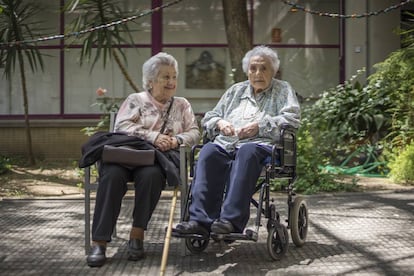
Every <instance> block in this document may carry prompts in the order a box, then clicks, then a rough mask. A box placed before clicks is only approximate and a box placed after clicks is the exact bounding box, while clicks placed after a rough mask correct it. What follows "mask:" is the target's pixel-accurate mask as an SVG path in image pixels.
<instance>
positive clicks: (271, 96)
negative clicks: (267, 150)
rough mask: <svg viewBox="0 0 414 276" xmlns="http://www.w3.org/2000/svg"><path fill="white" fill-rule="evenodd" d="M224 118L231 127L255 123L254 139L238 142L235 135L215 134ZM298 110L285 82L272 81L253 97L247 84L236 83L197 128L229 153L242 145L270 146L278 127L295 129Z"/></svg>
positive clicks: (298, 117) (276, 134)
mask: <svg viewBox="0 0 414 276" xmlns="http://www.w3.org/2000/svg"><path fill="white" fill-rule="evenodd" d="M220 119H224V120H226V121H228V122H230V123H231V124H233V126H234V128H235V129H237V128H241V127H243V126H245V125H246V124H248V123H251V122H258V123H259V133H258V134H257V135H256V136H255V137H250V138H247V139H243V140H239V138H238V137H237V135H235V136H225V135H222V134H220V133H219V131H218V130H217V128H216V124H217V122H218V121H219V120H220ZM299 122H300V107H299V103H298V100H297V98H296V94H295V91H294V90H293V88H292V87H291V86H290V84H289V83H288V82H286V81H282V80H278V79H273V80H272V83H271V85H270V86H269V88H268V89H266V90H265V91H263V92H261V93H259V94H258V95H257V96H255V95H254V92H253V87H252V86H251V85H250V83H249V81H244V82H240V83H236V84H234V85H233V86H231V87H230V88H229V89H228V90H227V91H226V92H225V93H224V95H223V96H222V97H221V99H220V101H219V102H218V103H217V105H216V107H215V108H214V109H213V110H211V111H209V112H207V113H206V114H205V116H204V118H203V119H202V121H201V125H202V126H203V127H204V129H205V130H206V132H207V136H208V137H209V138H213V137H215V139H214V143H216V144H218V145H220V146H222V147H223V148H224V149H226V150H227V151H232V150H234V149H235V148H237V147H239V146H240V145H241V144H243V143H248V142H254V143H259V144H264V145H270V144H272V143H274V142H275V141H277V140H278V138H279V137H278V136H279V132H280V128H279V126H280V125H282V124H285V123H286V124H289V125H291V126H293V127H295V128H298V127H299Z"/></svg>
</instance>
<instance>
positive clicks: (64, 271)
mask: <svg viewBox="0 0 414 276" xmlns="http://www.w3.org/2000/svg"><path fill="white" fill-rule="evenodd" d="M275 199H276V202H277V207H278V208H279V211H280V213H281V215H282V218H283V219H285V218H286V216H285V215H286V214H285V213H286V203H285V200H286V198H285V197H284V196H276V198H275ZM306 200H307V203H308V207H309V215H310V228H309V234H308V240H307V243H306V244H305V245H304V246H303V247H301V248H296V247H295V246H294V245H293V243H292V242H291V243H290V246H289V250H288V253H287V255H286V256H285V258H284V259H283V260H281V261H272V260H271V258H270V256H269V253H268V252H267V249H266V238H267V233H266V230H265V227H261V230H260V234H259V241H258V242H251V241H236V242H234V243H232V244H230V245H223V244H221V243H214V242H211V243H210V245H209V246H208V248H207V249H206V250H205V251H204V252H203V253H201V254H199V255H191V254H189V253H188V252H187V253H185V252H184V251H185V250H184V248H183V245H182V241H183V240H182V239H178V238H172V240H171V245H170V252H169V258H168V265H167V270H166V275H407V276H408V275H414V238H413V229H414V189H408V190H401V191H392V190H388V191H381V192H366V193H344V194H333V195H318V196H309V197H307V198H306ZM131 205H132V201H131V200H129V199H126V200H125V201H124V206H123V209H122V214H121V217H120V219H119V222H118V226H117V227H118V237H117V238H115V239H114V241H113V242H112V243H111V244H110V245H109V248H108V254H107V255H108V257H109V260H108V262H107V264H106V265H105V266H103V267H102V268H89V267H88V266H87V265H86V262H85V253H84V247H83V245H84V228H83V227H84V223H83V214H84V205H83V201H82V200H81V199H62V198H60V199H27V200H23V199H20V200H10V199H5V200H3V201H0V229H1V240H0V275H159V269H160V263H161V259H162V251H163V244H164V236H165V227H166V226H167V223H168V215H169V212H170V205H171V201H170V200H169V199H167V198H166V199H163V200H161V201H160V203H159V205H158V207H157V210H156V212H155V214H154V216H153V219H152V221H151V225H150V230H149V231H148V233H147V234H146V243H145V250H146V253H147V257H146V258H145V259H144V260H142V261H139V262H130V261H127V260H126V241H127V237H128V230H129V224H130V218H129V217H130V216H129V214H130V212H131ZM177 206H178V204H177ZM175 221H178V208H177V210H176V219H175Z"/></svg>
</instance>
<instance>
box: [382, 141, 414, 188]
mask: <svg viewBox="0 0 414 276" xmlns="http://www.w3.org/2000/svg"><path fill="white" fill-rule="evenodd" d="M394 156H395V159H393V160H391V161H390V162H389V164H388V166H389V167H390V169H391V172H390V177H391V179H393V180H394V181H395V182H397V183H405V184H411V185H414V143H411V144H410V145H408V146H407V147H406V148H405V149H404V150H401V151H397V152H395V154H394Z"/></svg>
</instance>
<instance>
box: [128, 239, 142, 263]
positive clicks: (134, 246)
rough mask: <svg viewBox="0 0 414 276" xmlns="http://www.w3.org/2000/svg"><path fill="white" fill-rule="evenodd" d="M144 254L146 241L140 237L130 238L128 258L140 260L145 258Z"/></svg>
mask: <svg viewBox="0 0 414 276" xmlns="http://www.w3.org/2000/svg"><path fill="white" fill-rule="evenodd" d="M144 256H145V254H144V242H143V241H142V240H140V239H130V240H129V242H128V260H130V261H138V260H141V259H143V258H144Z"/></svg>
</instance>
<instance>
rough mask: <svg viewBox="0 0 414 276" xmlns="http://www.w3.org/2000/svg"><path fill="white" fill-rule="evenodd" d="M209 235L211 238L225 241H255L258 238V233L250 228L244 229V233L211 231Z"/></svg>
mask: <svg viewBox="0 0 414 276" xmlns="http://www.w3.org/2000/svg"><path fill="white" fill-rule="evenodd" d="M210 236H211V238H212V239H213V240H226V241H235V240H249V241H257V239H258V234H257V233H256V232H255V231H253V230H251V229H246V230H245V231H244V233H229V234H217V233H214V232H211V233H210Z"/></svg>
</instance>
